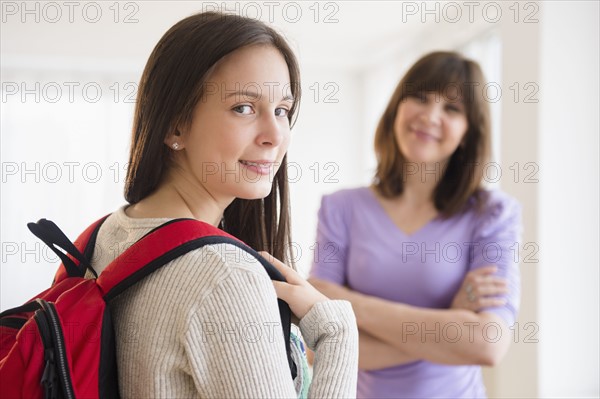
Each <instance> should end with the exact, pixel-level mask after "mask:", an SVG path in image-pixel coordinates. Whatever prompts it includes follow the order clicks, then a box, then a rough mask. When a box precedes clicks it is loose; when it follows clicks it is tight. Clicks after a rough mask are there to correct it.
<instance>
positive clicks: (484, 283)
mask: <svg viewBox="0 0 600 399" xmlns="http://www.w3.org/2000/svg"><path fill="white" fill-rule="evenodd" d="M497 270H498V267H497V266H495V265H489V266H484V267H480V268H477V269H475V270H472V271H470V272H469V273H467V275H466V276H465V279H464V280H463V283H462V285H461V286H460V288H459V289H458V292H457V293H456V295H455V296H454V300H453V301H452V306H450V308H452V309H467V310H472V311H474V312H477V311H479V310H481V309H483V308H487V307H494V306H502V305H504V304H505V303H506V300H505V299H504V298H498V295H502V294H505V293H507V292H508V288H507V283H506V279H504V278H502V277H497V276H494V273H496V271H497Z"/></svg>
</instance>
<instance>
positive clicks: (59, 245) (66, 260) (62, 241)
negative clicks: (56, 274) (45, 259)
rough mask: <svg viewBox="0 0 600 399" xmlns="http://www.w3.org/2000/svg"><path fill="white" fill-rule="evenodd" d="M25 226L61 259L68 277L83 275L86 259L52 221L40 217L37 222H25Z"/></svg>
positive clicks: (86, 265) (86, 266)
mask: <svg viewBox="0 0 600 399" xmlns="http://www.w3.org/2000/svg"><path fill="white" fill-rule="evenodd" d="M27 227H28V228H29V230H31V232H32V233H33V234H34V235H35V236H36V237H38V238H39V239H40V240H42V241H43V242H44V243H45V244H46V245H48V246H49V247H50V249H51V250H52V251H53V252H54V253H55V254H56V255H57V256H58V257H59V258H60V260H62V264H63V265H64V266H65V269H66V270H67V274H68V275H69V276H70V277H83V276H84V275H85V270H86V268H88V267H90V265H89V262H88V260H87V259H85V257H84V256H83V254H82V253H81V252H80V251H79V250H78V249H77V248H76V247H75V245H74V244H73V243H72V242H71V240H69V239H68V238H67V236H66V235H65V234H64V233H63V232H62V230H61V229H59V228H58V226H57V225H56V224H54V222H52V221H50V220H47V219H40V220H38V222H37V223H27ZM61 249H62V251H61ZM68 255H71V257H72V258H74V259H75V260H78V261H79V264H77V263H75V261H73V259H71V257H69V256H68Z"/></svg>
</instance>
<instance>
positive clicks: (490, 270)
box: [471, 265, 498, 275]
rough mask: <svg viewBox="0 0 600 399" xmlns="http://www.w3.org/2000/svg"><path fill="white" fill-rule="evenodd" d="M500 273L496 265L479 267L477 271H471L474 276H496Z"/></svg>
mask: <svg viewBox="0 0 600 399" xmlns="http://www.w3.org/2000/svg"><path fill="white" fill-rule="evenodd" d="M497 271H498V266H496V265H488V266H483V267H479V268H477V269H475V270H472V271H471V274H473V275H486V274H494V273H496V272H497Z"/></svg>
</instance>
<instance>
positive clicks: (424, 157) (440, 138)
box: [394, 92, 469, 170]
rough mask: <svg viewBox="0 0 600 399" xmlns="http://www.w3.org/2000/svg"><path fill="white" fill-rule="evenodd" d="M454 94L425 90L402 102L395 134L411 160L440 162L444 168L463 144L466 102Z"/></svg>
mask: <svg viewBox="0 0 600 399" xmlns="http://www.w3.org/2000/svg"><path fill="white" fill-rule="evenodd" d="M453 94H454V93H447V96H445V95H443V94H440V93H437V92H421V93H417V94H416V95H414V96H410V97H407V98H405V99H404V100H403V101H402V102H400V105H399V106H398V111H397V114H396V120H395V121H394V134H395V136H396V140H397V143H398V147H399V150H400V152H401V153H402V154H403V155H404V157H405V159H406V160H407V161H408V162H415V163H419V164H421V163H425V164H436V163H439V164H440V170H442V169H441V168H442V167H443V166H444V165H445V163H446V162H447V161H448V160H449V159H450V156H451V155H452V154H453V153H454V151H455V150H456V148H457V147H458V146H459V145H460V143H461V141H462V139H463V137H464V135H465V133H466V132H467V128H468V126H469V123H468V121H467V115H466V109H465V106H464V104H463V103H462V101H461V100H460V99H457V98H456V97H457V96H453ZM432 170H434V169H433V168H432Z"/></svg>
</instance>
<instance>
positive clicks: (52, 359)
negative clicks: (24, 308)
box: [35, 299, 75, 399]
mask: <svg viewBox="0 0 600 399" xmlns="http://www.w3.org/2000/svg"><path fill="white" fill-rule="evenodd" d="M37 301H38V302H39V304H40V305H42V311H38V312H36V316H35V317H36V321H37V322H38V326H40V327H42V328H40V331H41V334H42V340H43V341H44V348H45V350H44V352H45V358H46V367H45V368H44V373H43V375H42V383H45V382H46V381H48V380H49V381H50V384H49V385H50V386H49V388H53V387H52V380H54V379H55V378H56V375H55V374H56V371H55V370H53V367H52V364H53V363H57V364H58V367H59V368H60V373H58V374H59V378H61V382H62V386H63V388H64V396H65V397H66V398H67V399H74V398H75V394H74V392H73V387H72V384H71V379H70V376H69V368H68V366H67V354H66V350H65V344H64V339H63V335H62V332H61V328H60V322H59V319H58V314H57V313H56V308H55V307H54V304H52V303H50V302H47V301H45V300H43V299H37ZM46 343H48V345H47V344H46ZM52 344H54V345H52ZM55 354H56V356H54V355H55Z"/></svg>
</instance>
